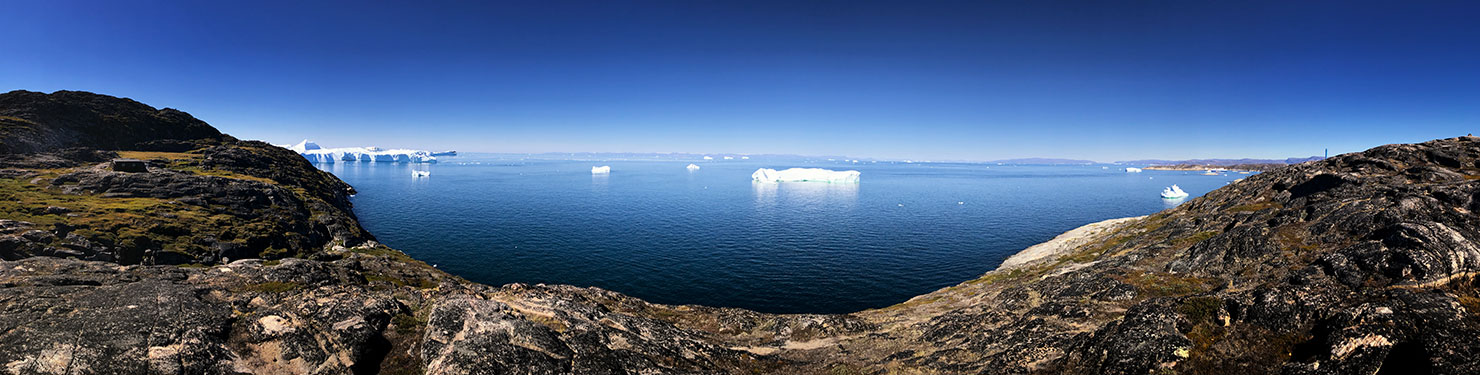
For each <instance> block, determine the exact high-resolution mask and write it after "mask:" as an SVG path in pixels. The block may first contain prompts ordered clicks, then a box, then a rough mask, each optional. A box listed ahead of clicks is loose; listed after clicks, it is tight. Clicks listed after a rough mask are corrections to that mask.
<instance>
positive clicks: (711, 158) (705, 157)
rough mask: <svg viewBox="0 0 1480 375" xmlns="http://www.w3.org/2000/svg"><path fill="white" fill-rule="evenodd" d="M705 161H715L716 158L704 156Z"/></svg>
mask: <svg viewBox="0 0 1480 375" xmlns="http://www.w3.org/2000/svg"><path fill="white" fill-rule="evenodd" d="M704 160H714V157H713V156H708V155H706V156H704Z"/></svg>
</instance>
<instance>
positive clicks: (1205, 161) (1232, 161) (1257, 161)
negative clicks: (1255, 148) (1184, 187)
mask: <svg viewBox="0 0 1480 375" xmlns="http://www.w3.org/2000/svg"><path fill="white" fill-rule="evenodd" d="M1322 159H1325V157H1322V156H1311V157H1306V158H1288V159H1189V160H1163V159H1145V160H1126V161H1117V162H1115V164H1145V165H1179V164H1190V165H1213V166H1219V165H1224V166H1226V165H1235V164H1300V163H1304V162H1308V161H1314V160H1322Z"/></svg>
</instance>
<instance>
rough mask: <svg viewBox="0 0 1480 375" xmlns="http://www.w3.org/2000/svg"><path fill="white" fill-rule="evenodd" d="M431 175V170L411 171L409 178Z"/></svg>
mask: <svg viewBox="0 0 1480 375" xmlns="http://www.w3.org/2000/svg"><path fill="white" fill-rule="evenodd" d="M431 176H432V172H431V171H411V178H417V177H431Z"/></svg>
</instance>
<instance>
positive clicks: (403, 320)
mask: <svg viewBox="0 0 1480 375" xmlns="http://www.w3.org/2000/svg"><path fill="white" fill-rule="evenodd" d="M391 323H392V324H394V325H395V326H396V333H399V334H402V335H410V334H414V333H417V332H421V327H422V326H425V325H426V324H427V322H426V321H424V320H421V319H418V318H417V317H416V315H411V314H407V313H400V314H396V316H393V317H391Z"/></svg>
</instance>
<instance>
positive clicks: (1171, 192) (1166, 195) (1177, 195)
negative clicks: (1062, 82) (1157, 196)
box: [1161, 184, 1187, 199]
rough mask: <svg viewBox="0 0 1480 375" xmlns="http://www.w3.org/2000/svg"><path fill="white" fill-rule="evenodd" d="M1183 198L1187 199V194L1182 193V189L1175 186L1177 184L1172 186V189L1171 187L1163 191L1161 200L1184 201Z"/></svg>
mask: <svg viewBox="0 0 1480 375" xmlns="http://www.w3.org/2000/svg"><path fill="white" fill-rule="evenodd" d="M1182 198H1187V192H1185V191H1182V188H1180V187H1177V185H1175V184H1174V185H1172V187H1169V188H1166V189H1162V191H1161V199H1182Z"/></svg>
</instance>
